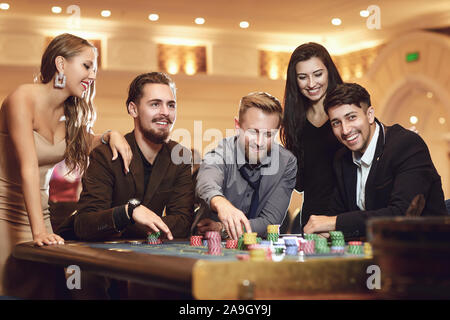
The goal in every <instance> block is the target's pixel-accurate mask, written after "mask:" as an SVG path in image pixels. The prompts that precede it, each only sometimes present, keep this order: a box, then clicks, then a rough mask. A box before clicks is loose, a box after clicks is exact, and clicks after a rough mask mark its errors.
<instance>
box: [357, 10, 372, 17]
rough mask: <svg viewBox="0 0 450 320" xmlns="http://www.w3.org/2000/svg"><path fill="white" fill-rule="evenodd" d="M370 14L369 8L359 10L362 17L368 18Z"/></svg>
mask: <svg viewBox="0 0 450 320" xmlns="http://www.w3.org/2000/svg"><path fill="white" fill-rule="evenodd" d="M369 14H370V12H369V11H367V10H361V11H360V12H359V15H360V16H361V17H363V18H367V17H368V16H369Z"/></svg>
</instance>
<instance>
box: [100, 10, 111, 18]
mask: <svg viewBox="0 0 450 320" xmlns="http://www.w3.org/2000/svg"><path fill="white" fill-rule="evenodd" d="M101 15H102V17H104V18H108V17H110V16H111V11H109V10H102V12H101Z"/></svg>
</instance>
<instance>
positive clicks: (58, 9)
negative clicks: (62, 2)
mask: <svg viewBox="0 0 450 320" xmlns="http://www.w3.org/2000/svg"><path fill="white" fill-rule="evenodd" d="M52 12H53V13H56V14H58V13H61V12H62V8H61V7H56V6H55V7H52Z"/></svg>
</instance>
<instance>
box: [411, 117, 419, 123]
mask: <svg viewBox="0 0 450 320" xmlns="http://www.w3.org/2000/svg"><path fill="white" fill-rule="evenodd" d="M418 121H419V119H418V118H417V117H416V116H411V117H410V118H409V122H411V124H416V123H417V122H418Z"/></svg>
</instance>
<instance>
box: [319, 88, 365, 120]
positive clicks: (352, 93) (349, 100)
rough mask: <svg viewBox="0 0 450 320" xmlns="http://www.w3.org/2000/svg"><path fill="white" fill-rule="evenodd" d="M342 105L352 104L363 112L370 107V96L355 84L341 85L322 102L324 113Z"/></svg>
mask: <svg viewBox="0 0 450 320" xmlns="http://www.w3.org/2000/svg"><path fill="white" fill-rule="evenodd" d="M344 104H354V105H356V106H358V107H360V108H362V109H363V110H364V111H365V110H367V108H368V107H370V106H371V102H370V94H369V93H368V92H367V90H366V89H364V88H363V87H362V86H360V85H359V84H357V83H343V84H338V85H337V86H336V88H335V89H334V90H333V91H331V92H330V93H328V94H327V95H326V97H325V99H324V101H323V107H324V109H325V112H326V113H328V109H330V108H332V107H336V106H341V105H344Z"/></svg>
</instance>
